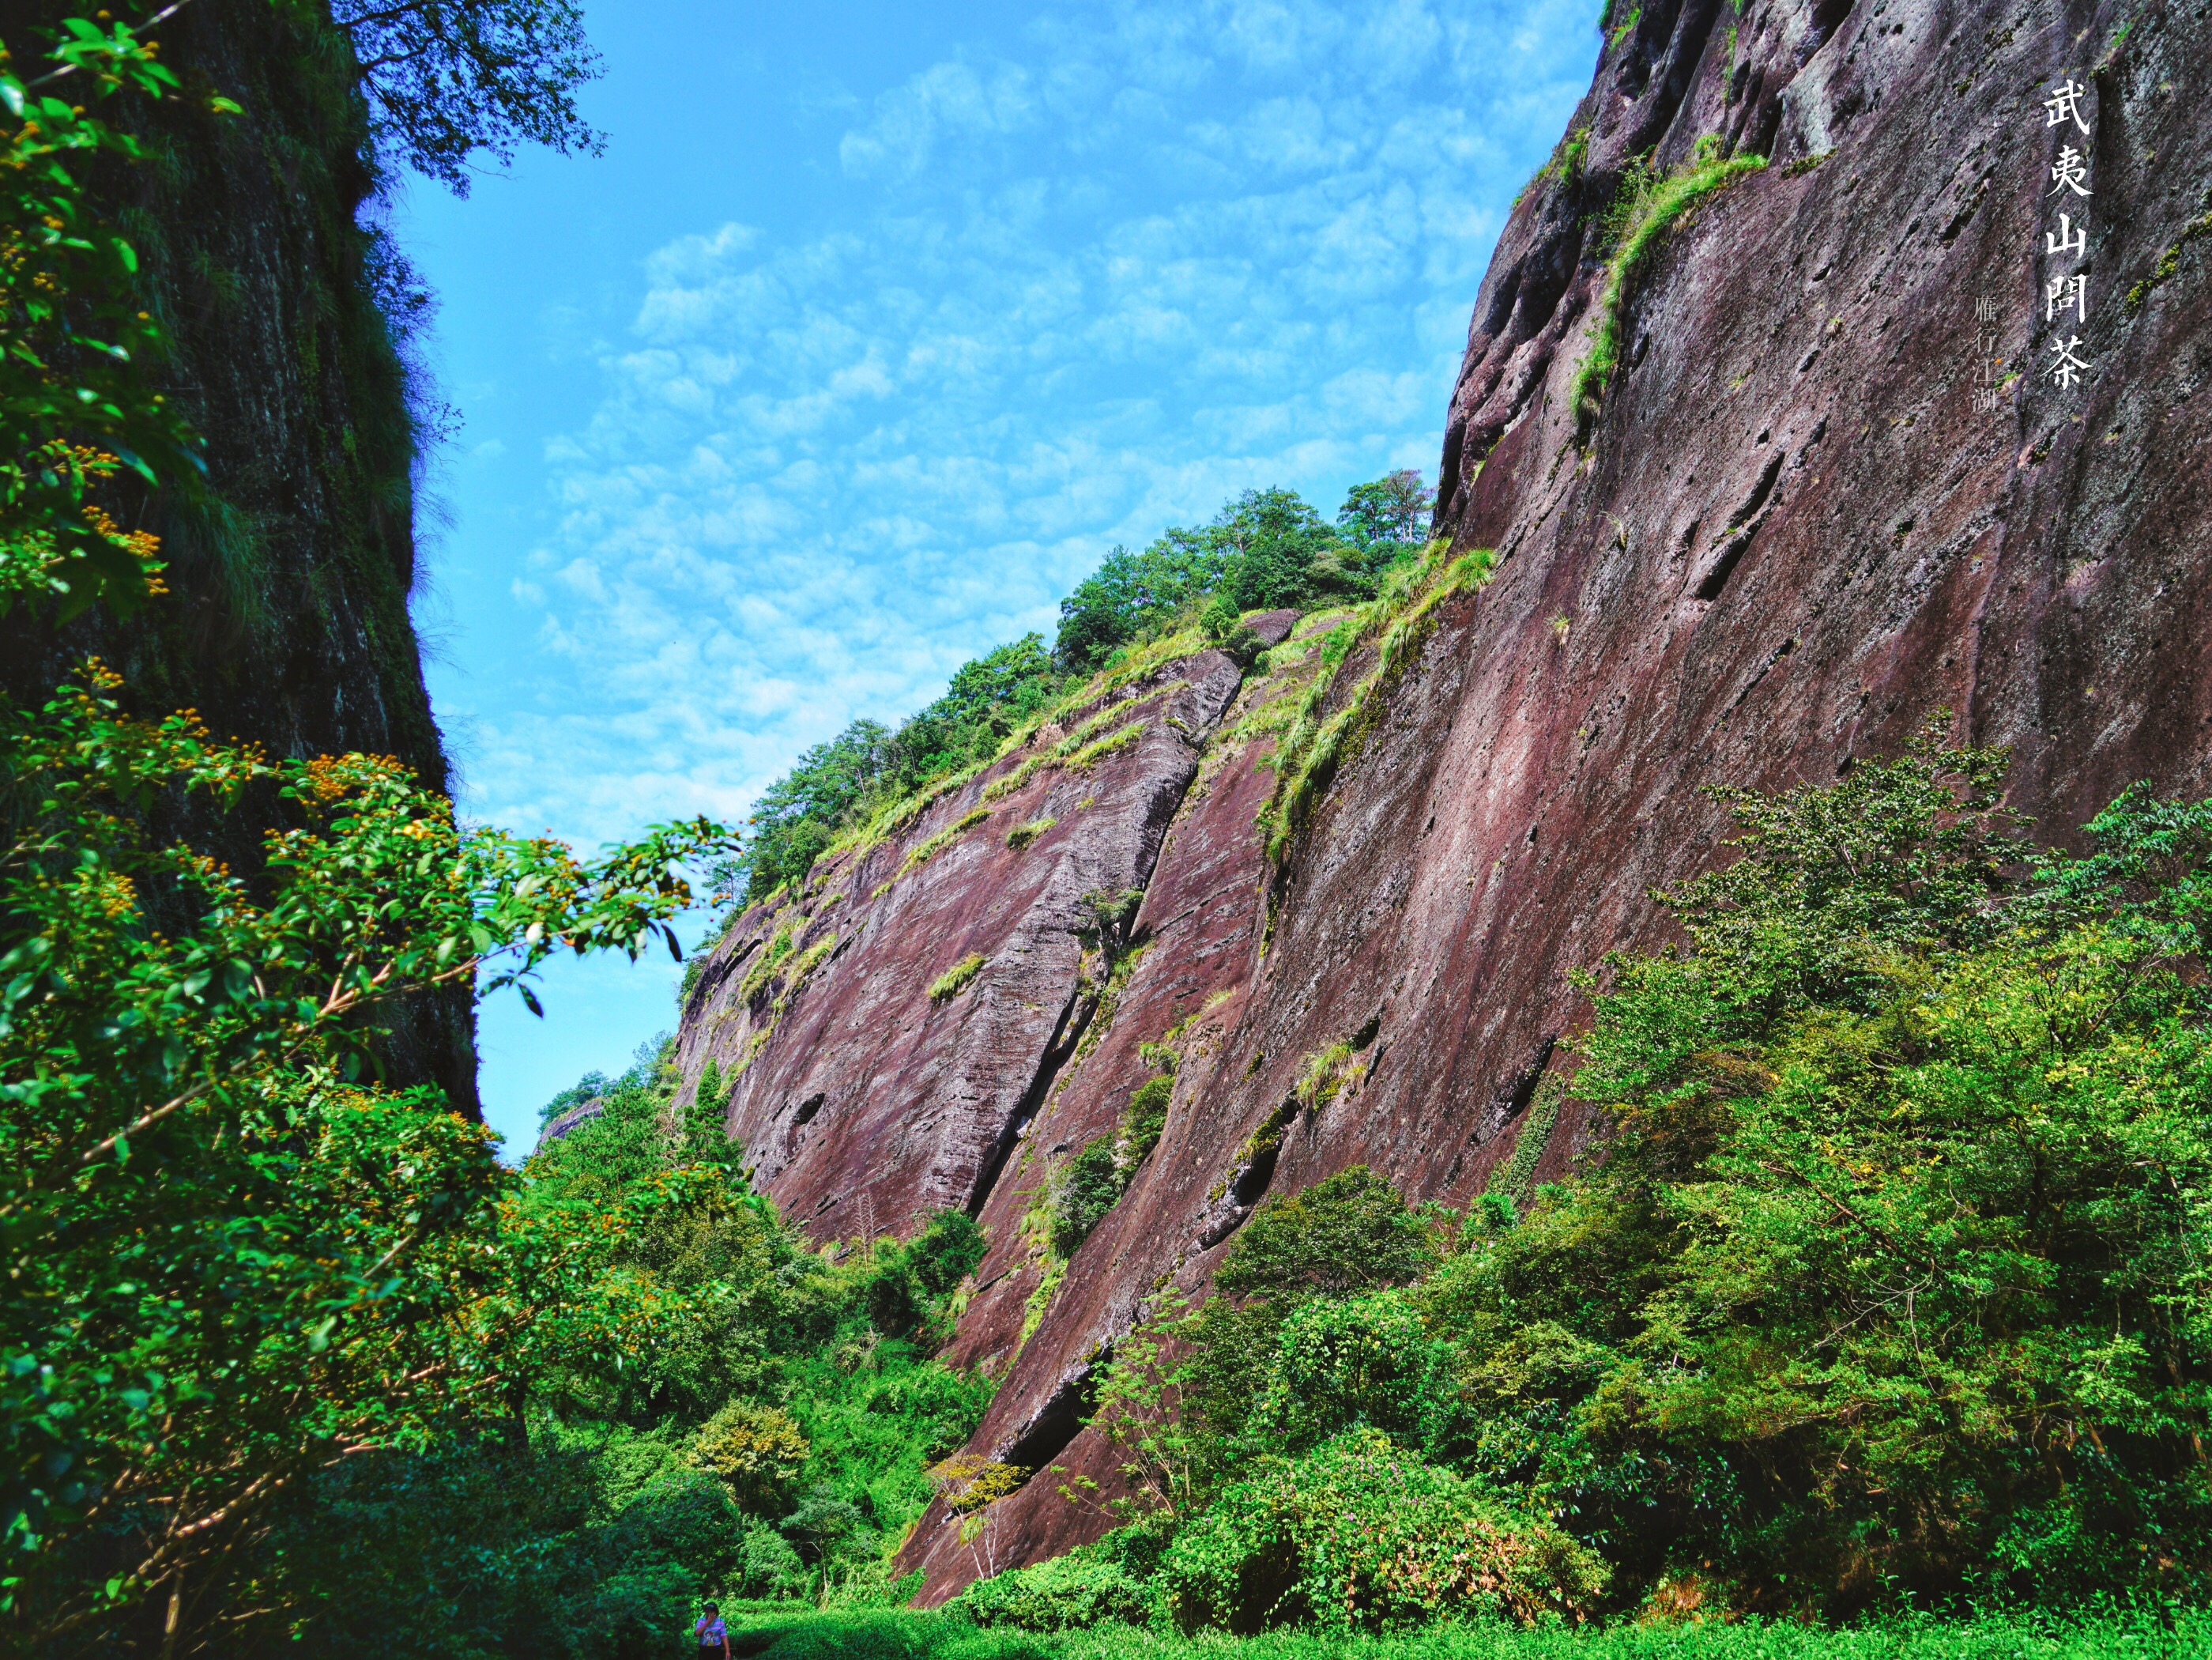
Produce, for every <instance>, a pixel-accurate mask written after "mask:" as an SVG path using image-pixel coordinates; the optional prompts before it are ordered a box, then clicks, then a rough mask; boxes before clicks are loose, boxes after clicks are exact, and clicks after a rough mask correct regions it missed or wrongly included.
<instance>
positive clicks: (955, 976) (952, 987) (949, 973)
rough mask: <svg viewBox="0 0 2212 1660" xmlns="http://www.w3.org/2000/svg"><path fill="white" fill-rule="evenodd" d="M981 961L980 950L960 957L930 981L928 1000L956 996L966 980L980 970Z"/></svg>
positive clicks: (934, 1001) (971, 978)
mask: <svg viewBox="0 0 2212 1660" xmlns="http://www.w3.org/2000/svg"><path fill="white" fill-rule="evenodd" d="M983 963H984V957H983V954H982V952H970V953H969V955H967V956H965V957H963V958H961V959H960V960H959V961H958V962H957V963H955V964H953V965H952V966H951V968H949V969H947V970H945V972H944V973H942V974H940V975H939V976H937V978H936V979H934V980H933V981H931V982H930V984H929V1000H930V1001H931V1002H933V1003H942V1002H944V1001H945V1000H947V999H948V998H953V997H957V996H958V995H959V994H960V993H961V991H962V989H963V988H965V987H966V985H967V984H968V982H969V981H970V980H973V979H974V978H975V976H977V975H978V974H980V973H981V972H982V969H983Z"/></svg>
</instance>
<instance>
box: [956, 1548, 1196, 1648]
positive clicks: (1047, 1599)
mask: <svg viewBox="0 0 2212 1660" xmlns="http://www.w3.org/2000/svg"><path fill="white" fill-rule="evenodd" d="M953 1606H954V1607H955V1608H957V1609H959V1610H960V1611H962V1612H963V1613H964V1614H967V1616H968V1617H969V1619H970V1620H974V1621H975V1623H976V1624H977V1625H979V1626H1012V1627H1015V1628H1016V1629H1018V1630H1021V1631H1082V1630H1085V1629H1087V1628H1088V1627H1092V1626H1095V1625H1097V1624H1099V1623H1100V1622H1101V1621H1102V1620H1125V1621H1127V1623H1129V1624H1131V1625H1141V1624H1143V1623H1144V1622H1145V1621H1146V1619H1148V1618H1149V1617H1150V1614H1151V1612H1152V1608H1151V1602H1150V1599H1149V1598H1148V1597H1147V1596H1146V1588H1145V1586H1144V1584H1143V1583H1142V1582H1141V1581H1140V1580H1139V1579H1137V1578H1134V1577H1133V1575H1131V1574H1130V1573H1129V1572H1128V1571H1127V1569H1125V1568H1124V1567H1123V1566H1121V1564H1120V1563H1119V1562H1117V1561H1115V1560H1112V1559H1111V1558H1109V1557H1106V1556H1103V1555H1101V1554H1098V1553H1097V1551H1095V1550H1079V1551H1074V1552H1072V1553H1070V1554H1067V1555H1066V1556H1058V1557H1054V1559H1053V1560H1050V1561H1048V1562H1040V1563H1038V1564H1037V1565H1036V1566H1035V1567H1028V1568H1016V1569H1014V1570H1013V1571H1012V1572H1009V1573H1001V1574H999V1575H997V1576H996V1577H994V1578H989V1579H982V1580H978V1581H977V1582H976V1583H975V1584H972V1585H970V1586H969V1587H968V1589H967V1590H965V1591H963V1593H962V1594H961V1596H960V1600H959V1601H958V1602H956V1603H955V1604H954V1605H953Z"/></svg>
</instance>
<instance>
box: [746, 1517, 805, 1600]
mask: <svg viewBox="0 0 2212 1660" xmlns="http://www.w3.org/2000/svg"><path fill="white" fill-rule="evenodd" d="M806 1587H807V1573H806V1563H805V1559H803V1558H802V1557H801V1556H800V1555H799V1553H798V1552H797V1551H796V1550H794V1549H793V1548H792V1544H791V1541H789V1540H788V1539H786V1538H785V1537H784V1536H783V1535H781V1534H780V1533H778V1532H777V1531H776V1530H775V1529H774V1528H772V1527H770V1526H769V1524H768V1523H765V1522H761V1521H750V1520H749V1521H748V1522H746V1523H745V1525H744V1532H743V1533H742V1534H741V1535H739V1539H738V1565H737V1568H736V1570H735V1572H733V1574H732V1583H731V1584H730V1587H729V1590H730V1591H731V1592H732V1594H734V1595H736V1596H757V1597H787V1596H805V1594H806Z"/></svg>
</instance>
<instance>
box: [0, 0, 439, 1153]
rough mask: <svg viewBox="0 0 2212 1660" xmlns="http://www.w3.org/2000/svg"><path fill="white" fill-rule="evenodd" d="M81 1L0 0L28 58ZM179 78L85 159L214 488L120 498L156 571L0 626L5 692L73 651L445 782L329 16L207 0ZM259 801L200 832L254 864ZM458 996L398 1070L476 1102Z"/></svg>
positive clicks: (354, 158) (172, 40) (16, 693)
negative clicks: (195, 493) (101, 170)
mask: <svg viewBox="0 0 2212 1660" xmlns="http://www.w3.org/2000/svg"><path fill="white" fill-rule="evenodd" d="M86 9H88V8H82V7H75V8H72V7H64V6H63V5H58V4H53V3H35V4H24V3H0V41H4V42H5V44H6V45H7V46H8V48H9V51H10V52H12V53H13V54H14V56H15V59H16V60H17V62H18V63H19V64H29V63H30V62H32V61H33V60H34V58H36V57H38V56H40V55H42V54H43V50H44V46H43V42H44V40H45V39H46V32H47V31H49V30H50V29H51V28H52V25H53V24H54V22H55V21H56V20H58V18H60V17H62V16H64V15H70V13H71V12H72V11H81V10H86ZM155 38H156V39H157V40H159V41H160V43H161V52H162V58H163V61H164V62H166V63H167V64H168V65H169V66H170V67H171V68H172V69H173V70H175V71H176V72H177V73H178V74H179V76H181V77H182V78H183V80H184V82H185V86H186V88H188V89H189V90H191V91H207V90H214V91H219V92H221V93H222V94H225V95H226V96H228V97H229V98H231V99H233V100H235V101H236V102H237V103H239V104H240V106H243V113H242V114H240V115H236V116H230V117H216V116H211V115H208V114H205V113H203V112H199V111H198V110H196V109H193V108H191V107H188V106H189V105H190V104H191V102H192V100H174V101H173V102H171V103H170V104H168V105H166V106H162V107H161V108H159V109H157V110H149V109H148V108H146V107H145V106H139V108H138V109H137V110H136V111H133V110H132V109H131V107H130V106H128V105H126V104H125V103H123V102H122V101H121V100H118V102H117V103H116V104H115V105H113V106H112V111H113V113H112V118H111V119H117V120H119V121H124V122H125V123H126V124H130V125H137V126H138V128H139V130H140V131H141V132H142V133H143V136H144V137H146V138H147V140H148V141H149V147H150V149H151V152H152V153H151V155H150V156H149V159H148V160H147V161H145V162H143V163H142V164H141V165H139V166H138V167H134V168H131V169H128V170H125V169H121V168H118V169H116V170H115V171H114V172H112V173H106V174H104V175H102V176H101V177H100V179H99V180H98V181H97V184H98V187H99V191H100V195H101V196H102V198H104V199H105V200H106V201H107V202H109V203H111V204H114V205H115V207H116V209H117V210H118V217H119V219H120V222H121V223H122V225H123V228H124V229H125V233H126V234H128V235H129V236H130V237H131V240H132V241H133V243H134V244H135V245H136V246H137V249H138V252H139V254H140V257H141V259H142V262H143V266H142V268H143V271H144V273H145V277H146V288H145V300H144V303H145V304H146V306H147V307H148V308H149V310H152V311H153V312H155V314H156V315H157V316H158V317H160V318H161V319H162V321H163V322H164V323H165V324H166V325H167V328H168V331H169V333H170V335H171V337H172V340H173V352H172V355H171V357H170V359H169V361H168V362H167V363H166V364H165V365H164V366H163V367H162V369H161V379H162V380H163V381H164V382H165V385H166V388H167V390H168V391H169V392H170V393H171V395H172V396H173V397H174V398H178V399H179V401H180V402H181V403H182V404H184V406H185V409H186V410H187V411H188V412H189V414H190V416H191V419H192V420H193V422H194V423H195V424H196V425H197V428H198V429H199V430H200V431H201V432H202V433H203V434H204V435H205V437H206V440H207V451H206V455H207V464H208V484H209V486H210V489H209V492H208V499H207V500H206V501H205V502H201V503H186V502H184V501H182V500H181V499H179V498H178V497H176V496H162V497H160V498H156V499H151V500H147V499H139V500H134V501H125V502H124V503H122V504H121V505H122V507H123V508H124V509H125V511H124V513H122V514H119V515H118V516H122V517H125V518H126V520H128V521H129V522H132V523H134V524H136V525H139V526H144V527H146V528H149V529H152V530H154V531H155V532H158V533H159V534H160V536H161V539H162V554H163V556H164V557H165V558H166V559H167V562H168V565H169V569H168V572H167V578H166V580H167V584H168V587H169V588H170V590H171V592H170V593H168V594H167V595H166V596H164V597H163V598H161V599H157V600H156V601H155V602H154V603H153V604H152V605H149V607H148V608H146V609H145V610H144V611H142V612H140V613H139V614H138V615H137V616H136V617H131V618H130V619H128V620H126V621H122V622H118V621H116V620H114V619H112V618H108V617H88V618H85V619H82V620H80V621H79V622H77V623H74V624H72V625H70V627H69V628H67V629H63V630H61V631H59V633H58V634H57V633H56V632H55V631H54V630H52V629H51V628H50V627H47V626H46V625H44V624H42V623H39V622H36V621H33V620H31V619H29V618H27V617H22V616H18V617H11V618H9V619H8V620H7V621H6V622H4V623H0V690H4V691H5V692H6V693H7V694H8V695H9V696H13V697H15V698H17V699H21V700H31V699H35V698H38V697H40V696H43V695H44V694H45V692H46V690H48V689H49V688H51V687H52V685H53V684H55V682H56V681H57V680H58V678H60V677H61V676H63V675H64V673H66V672H68V669H69V667H70V666H71V665H72V664H74V663H76V661H77V660H80V659H82V657H84V656H85V655H86V654H93V653H96V654H99V655H100V656H101V657H103V658H105V659H106V660H108V661H110V662H111V663H112V664H113V665H115V666H117V667H118V669H120V670H121V671H122V672H124V673H125V675H126V676H127V678H128V680H129V685H130V695H131V697H132V698H133V699H134V700H135V702H137V705H138V706H139V707H140V708H143V709H145V710H149V711H152V710H160V709H167V708H185V707H191V708H197V710H198V711H199V712H200V714H201V715H202V716H203V717H204V719H205V721H207V723H208V725H209V727H210V728H211V729H212V730H213V731H214V732H215V733H216V734H217V735H218V736H220V737H226V738H237V739H249V740H252V741H254V742H258V743H259V744H261V745H264V747H265V748H267V749H268V750H269V751H271V752H272V753H275V754H282V755H310V754H316V753H322V752H331V751H348V750H356V751H365V752H369V753H375V754H385V755H392V756H396V757H398V758H399V759H400V760H401V761H403V762H404V763H406V764H407V765H409V766H410V767H412V768H413V769H415V771H416V775H418V776H419V777H420V778H421V779H422V781H424V782H425V783H427V784H428V785H431V786H432V787H436V788H440V789H443V788H446V787H447V784H448V767H447V759H446V756H445V752H444V749H443V746H442V745H441V741H440V737H439V733H438V728H437V725H436V722H435V720H434V719H433V718H432V714H431V710H430V700H429V696H428V692H427V691H426V690H425V689H424V686H423V683H422V657H421V648H420V642H419V641H418V640H417V637H416V631H415V627H414V624H413V623H412V621H411V620H410V617H409V614H408V599H409V596H410V593H411V592H412V590H413V589H414V587H416V583H417V581H418V578H419V575H420V571H419V567H418V562H417V557H416V544H415V535H414V514H415V506H416V483H417V475H418V456H419V453H420V450H421V440H422V436H423V435H422V434H421V433H420V432H419V431H418V423H417V420H416V415H415V413H414V412H413V411H412V410H410V396H409V390H410V369H409V368H408V366H407V363H406V362H404V359H403V354H402V352H401V350H400V349H399V343H398V339H397V338H396V337H395V330H394V327H393V324H392V318H393V317H395V316H399V317H404V316H405V315H406V314H408V313H409V311H410V307H417V308H419V306H420V299H419V296H410V295H409V294H408V292H407V287H406V284H405V283H404V267H403V266H400V265H398V263H397V262H396V261H394V260H393V259H392V258H391V256H390V253H389V251H388V249H387V247H386V245H385V243H384V241H383V240H382V238H381V237H380V235H378V234H376V233H375V232H374V229H373V228H366V227H368V226H371V225H373V223H374V212H375V204H374V196H375V192H376V187H377V183H378V178H377V173H376V169H375V164H374V158H373V155H372V152H371V149H370V146H369V144H368V127H367V121H366V112H365V109H364V106H363V105H362V100H361V99H360V97H359V95H358V94H357V93H356V89H355V87H356V74H355V64H354V58H353V56H352V52H351V48H350V46H349V43H348V41H347V40H346V38H345V36H344V34H343V33H342V32H341V31H340V30H338V29H337V28H336V27H334V26H332V25H331V23H330V22H329V21H328V18H327V13H325V12H323V11H322V10H321V9H319V8H313V9H308V8H292V7H281V8H280V7H278V6H276V5H273V4H271V3H269V0H196V3H194V4H192V5H190V6H187V7H186V8H185V9H183V10H182V11H180V12H179V14H178V15H176V16H174V17H173V18H171V19H169V20H168V21H166V22H164V23H163V24H162V25H161V27H160V28H159V30H157V31H156V32H155ZM265 822H266V821H265V820H256V819H255V818H253V816H252V814H251V813H241V814H237V815H234V816H233V817H232V818H229V819H228V820H226V821H224V822H222V824H197V825H193V826H190V827H189V828H190V829H191V830H192V831H193V833H194V834H195V835H197V836H201V837H204V838H206V839H208V840H210V842H212V843H213V844H214V845H215V846H216V848H217V850H219V851H220V852H222V854H225V855H226V856H229V857H231V858H232V859H233V860H234V862H235V863H236V864H238V865H239V866H240V867H241V868H248V867H250V865H251V861H252V857H253V855H254V852H255V849H256V848H257V847H258V843H259V841H260V836H261V831H262V830H263V828H264V824H265ZM473 1028H474V1021H473V1016H472V1013H471V1006H470V1005H469V1004H468V1002H467V1001H466V1000H465V998H453V999H448V1000H445V1001H443V1002H442V1003H439V1004H426V1005H423V1006H419V1007H416V1008H414V1009H412V1010H410V1011H407V1012H404V1014H403V1015H402V1017H401V1018H400V1020H399V1022H398V1029H397V1030H396V1031H394V1034H393V1038H392V1043H391V1044H390V1046H389V1052H388V1056H387V1059H388V1061H389V1063H390V1067H391V1070H392V1074H393V1075H394V1076H395V1077H397V1078H399V1079H406V1080H410V1081H411V1080H416V1079H428V1080H432V1081H435V1082H438V1083H441V1084H442V1085H444V1086H445V1087H446V1089H447V1091H448V1092H449V1094H451V1095H452V1097H453V1099H454V1100H455V1102H456V1103H457V1104H459V1105H460V1106H461V1107H462V1108H463V1110H466V1111H469V1112H471V1113H473V1112H475V1111H476V1110H477V1094H476V1061H475V1053H474V1043H473Z"/></svg>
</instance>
